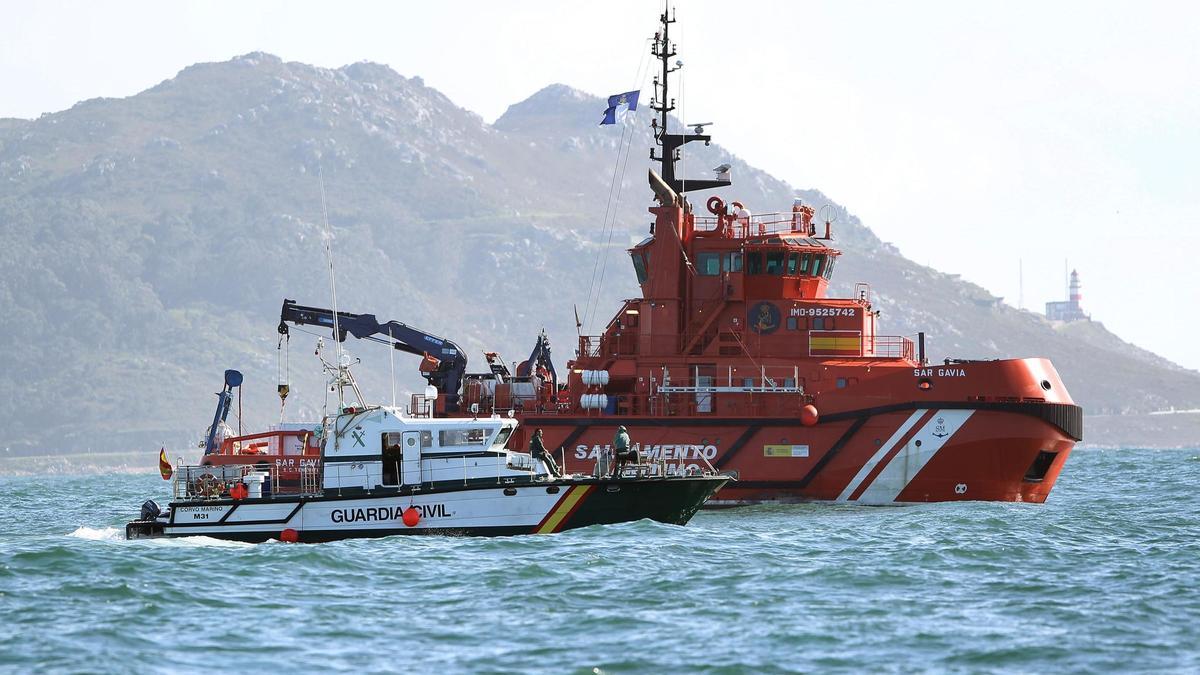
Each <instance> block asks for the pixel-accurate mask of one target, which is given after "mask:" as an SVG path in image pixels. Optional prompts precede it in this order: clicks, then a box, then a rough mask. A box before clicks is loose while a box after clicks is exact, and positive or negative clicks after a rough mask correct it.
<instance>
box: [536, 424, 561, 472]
mask: <svg viewBox="0 0 1200 675" xmlns="http://www.w3.org/2000/svg"><path fill="white" fill-rule="evenodd" d="M529 454H530V456H532V457H533V458H534V459H536V460H537V461H539V462H541V463H542V464H544V465H546V470H547V471H549V472H550V475H551V476H561V475H562V474H561V473H559V471H558V465H557V464H555V463H554V455H551V454H550V453H549V452H547V451H546V446H545V445H543V444H542V430H541V429H538V430H537V431H534V432H533V438H531V439H530V440H529Z"/></svg>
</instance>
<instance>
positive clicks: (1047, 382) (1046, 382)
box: [1042, 380, 1050, 391]
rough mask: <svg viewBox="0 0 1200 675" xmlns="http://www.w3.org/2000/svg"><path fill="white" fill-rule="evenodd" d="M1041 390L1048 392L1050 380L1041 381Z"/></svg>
mask: <svg viewBox="0 0 1200 675" xmlns="http://www.w3.org/2000/svg"><path fill="white" fill-rule="evenodd" d="M1042 389H1045V390H1046V391H1050V380H1042Z"/></svg>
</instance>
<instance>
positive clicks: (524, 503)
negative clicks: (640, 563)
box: [126, 476, 728, 543]
mask: <svg viewBox="0 0 1200 675" xmlns="http://www.w3.org/2000/svg"><path fill="white" fill-rule="evenodd" d="M727 480H728V479H727V478H725V477H723V476H692V477H675V478H622V479H571V480H557V481H538V482H536V483H525V484H520V485H505V486H495V485H493V486H487V487H485V486H470V487H462V486H461V484H460V485H459V486H458V487H436V486H435V487H432V488H430V487H426V489H423V490H420V491H407V492H404V493H400V492H397V491H392V492H391V494H390V495H389V494H388V493H386V492H384V493H376V494H351V495H346V494H341V495H338V494H331V495H324V496H312V497H299V496H297V497H277V498H267V499H243V500H233V499H216V500H202V501H177V502H172V503H171V509H170V512H169V516H166V517H165V518H166V519H165V520H164V519H156V520H138V521H133V522H131V523H129V524H128V525H127V526H126V537H127V538H129V539H143V538H157V537H195V536H205V537H213V538H217V539H225V540H231V541H244V542H253V543H261V542H265V541H268V540H271V539H284V538H286V535H284V531H285V530H291V532H290V533H289V534H290V535H291V536H293V537H294V540H295V541H300V542H305V543H317V542H326V541H335V540H341V539H351V538H363V537H368V538H370V537H388V536H392V535H401V534H404V535H417V534H426V535H448V536H468V535H469V536H506V535H517V534H550V533H554V532H561V531H564V530H570V529H576V528H580V527H588V526H590V525H609V524H614V523H623V522H631V521H635V520H642V519H649V520H655V521H658V522H662V523H669V524H674V525H685V524H687V522H688V521H689V520H691V518H692V516H693V515H695V513H696V511H698V510H699V509H700V507H701V505H702V504H703V503H704V501H705V500H706V499H708V498H709V497H711V496H712V495H713V493H714V492H716V491H717V489H718V488H720V487H721V486H722V485H724V484H725V483H726V482H727ZM409 508H415V509H417V510H418V512H419V513H420V514H421V517H420V519H419V520H418V522H416V524H414V525H411V526H410V525H408V524H406V523H405V522H404V520H403V514H404V512H405V510H407V509H409Z"/></svg>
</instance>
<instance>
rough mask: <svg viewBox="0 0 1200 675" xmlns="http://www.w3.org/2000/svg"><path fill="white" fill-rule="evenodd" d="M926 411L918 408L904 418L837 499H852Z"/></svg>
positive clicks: (840, 500) (841, 500)
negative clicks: (860, 486)
mask: <svg viewBox="0 0 1200 675" xmlns="http://www.w3.org/2000/svg"><path fill="white" fill-rule="evenodd" d="M925 412H926V411H925V409H924V408H918V409H917V410H916V411H914V412H913V414H912V415H909V417H908V419H906V420H904V424H901V425H900V427H899V428H898V429H896V433H894V434H892V437H891V438H889V439H887V442H886V443H884V444H883V445H881V446H879V449H878V450H876V451H875V454H874V455H873V456H872V457H871V459H869V460H867V462H866V463H865V464H863V465H862V467H861V468H859V470H858V473H857V474H855V475H854V478H853V479H852V480H851V481H850V483H849V484H848V485H847V486H846V489H844V490H842V494H840V495H838V498H837V500H838V501H839V502H844V501H846V500H848V499H850V495H852V494H854V491H855V490H857V489H858V486H859V484H860V483H862V482H863V480H865V479H866V477H867V476H869V475H870V474H871V471H872V470H873V469H874V468H875V465H876V464H878V463H879V462H880V461H882V460H883V458H884V457H886V456H887V454H888V453H889V452H891V451H892V448H893V447H895V445H896V443H898V442H899V441H900V439H901V438H903V437H904V435H905V434H907V433H908V431H909V429H912V428H913V425H914V424H916V423H917V421H918V420H920V419H921V416H922V415H924V414H925Z"/></svg>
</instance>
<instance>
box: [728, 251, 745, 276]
mask: <svg viewBox="0 0 1200 675" xmlns="http://www.w3.org/2000/svg"><path fill="white" fill-rule="evenodd" d="M725 271H726V272H741V271H742V252H741V251H734V252H732V253H730V254H729V256H728V257H727V258H726V259H725Z"/></svg>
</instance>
